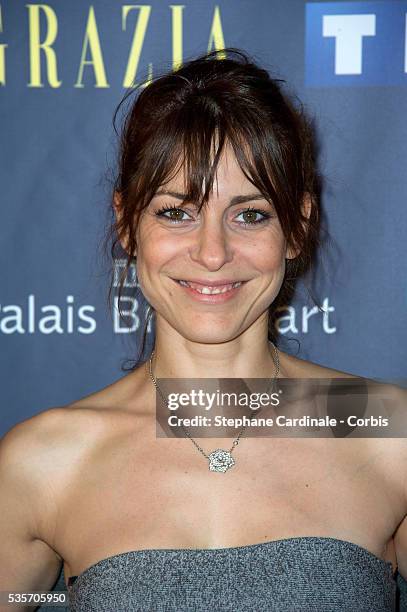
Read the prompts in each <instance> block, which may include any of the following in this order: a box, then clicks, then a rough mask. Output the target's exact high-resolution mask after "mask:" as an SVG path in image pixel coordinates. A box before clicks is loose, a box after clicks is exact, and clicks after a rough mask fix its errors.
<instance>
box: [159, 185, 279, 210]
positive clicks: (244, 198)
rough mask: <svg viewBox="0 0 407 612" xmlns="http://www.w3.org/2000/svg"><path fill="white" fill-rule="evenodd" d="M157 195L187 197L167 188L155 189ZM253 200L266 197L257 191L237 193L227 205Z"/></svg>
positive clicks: (177, 197)
mask: <svg viewBox="0 0 407 612" xmlns="http://www.w3.org/2000/svg"><path fill="white" fill-rule="evenodd" d="M159 195H169V196H171V197H173V198H176V199H177V200H182V201H183V200H185V199H186V197H187V196H186V194H184V193H179V192H178V191H169V190H167V189H161V190H160V191H157V192H156V194H155V196H159ZM155 196H154V197H155ZM253 200H266V198H265V197H264V196H263V195H262V194H261V193H258V192H256V193H248V194H246V195H237V196H233V198H231V199H230V204H229V206H234V205H235V204H244V203H245V202H253ZM266 201H267V200H266Z"/></svg>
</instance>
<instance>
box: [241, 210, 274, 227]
mask: <svg viewBox="0 0 407 612" xmlns="http://www.w3.org/2000/svg"><path fill="white" fill-rule="evenodd" d="M257 215H261V216H260V218H259V217H257ZM237 216H238V217H240V216H242V217H243V222H241V225H258V224H259V223H264V222H265V221H267V220H268V219H270V218H271V217H272V215H271V214H270V213H269V212H266V211H263V210H257V209H256V208H248V209H247V210H242V212H240V213H239V214H238V215H237Z"/></svg>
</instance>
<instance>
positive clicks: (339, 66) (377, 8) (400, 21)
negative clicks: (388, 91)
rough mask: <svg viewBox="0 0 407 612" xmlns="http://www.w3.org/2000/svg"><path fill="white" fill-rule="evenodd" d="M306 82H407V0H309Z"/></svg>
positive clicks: (333, 83) (348, 84)
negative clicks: (319, 0)
mask: <svg viewBox="0 0 407 612" xmlns="http://www.w3.org/2000/svg"><path fill="white" fill-rule="evenodd" d="M305 84H306V85H308V86H314V87H324V86H335V85H345V86H352V85H356V86H357V85H363V86H365V85H402V84H407V0H400V1H397V2H396V1H385V2H383V1H378V2H307V4H306V33H305Z"/></svg>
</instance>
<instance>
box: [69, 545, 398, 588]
mask: <svg viewBox="0 0 407 612" xmlns="http://www.w3.org/2000/svg"><path fill="white" fill-rule="evenodd" d="M307 541H308V542H310V541H312V542H317V541H320V542H322V543H323V542H332V543H334V544H336V545H338V546H342V547H346V548H353V550H355V551H356V552H357V553H358V554H361V555H364V556H365V557H366V558H368V559H370V560H371V561H372V562H376V563H378V564H381V565H382V566H383V568H384V569H385V570H388V571H390V573H391V576H392V577H393V578H394V577H395V575H396V573H397V566H396V569H395V570H393V564H392V562H391V561H385V560H384V559H381V558H380V557H378V556H377V555H375V554H374V553H372V552H371V551H370V550H368V549H367V548H365V547H364V546H361V545H360V544H355V542H351V541H350V540H343V539H341V538H334V537H329V536H297V537H289V538H279V539H277V540H268V541H266V542H259V543H257V544H244V545H242V546H227V547H223V548H140V549H136V550H127V551H124V552H120V553H116V554H114V555H110V556H109V557H105V558H103V559H99V561H96V562H95V563H92V565H90V566H89V567H87V568H86V569H84V570H83V572H81V573H80V574H78V575H75V576H70V577H69V578H68V588H72V586H73V584H75V585H76V584H77V583H78V581H79V580H81V579H82V578H84V577H85V576H87V575H88V574H91V573H92V572H93V571H94V570H95V569H97V568H99V567H100V566H102V565H103V564H105V563H108V562H110V561H112V560H113V559H118V558H120V557H124V556H126V555H138V554H140V555H148V554H150V555H152V554H158V555H162V554H165V553H166V554H171V553H172V554H175V553H178V554H179V553H182V554H184V555H189V556H193V555H194V554H197V553H199V554H205V555H221V554H227V553H228V552H233V551H235V552H236V553H239V552H243V553H244V552H248V551H250V550H252V549H257V548H261V547H270V546H275V545H282V544H289V543H293V542H299V543H304V544H305V543H306V542H307ZM72 581H74V582H72Z"/></svg>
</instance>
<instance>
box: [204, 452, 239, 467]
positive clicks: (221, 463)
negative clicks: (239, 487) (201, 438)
mask: <svg viewBox="0 0 407 612" xmlns="http://www.w3.org/2000/svg"><path fill="white" fill-rule="evenodd" d="M208 459H209V469H210V471H211V472H226V471H227V470H229V469H230V468H231V467H232V466H234V465H235V460H234V459H233V457H232V454H231V453H230V451H225V450H223V449H221V448H217V449H216V450H214V451H212V452H211V453H210V455H209V457H208Z"/></svg>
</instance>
